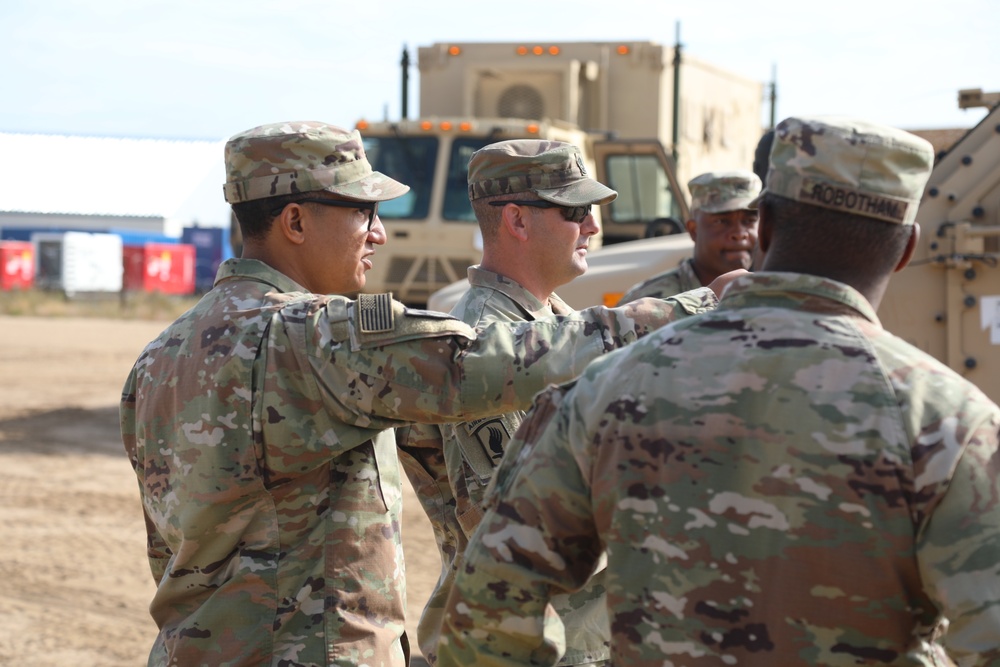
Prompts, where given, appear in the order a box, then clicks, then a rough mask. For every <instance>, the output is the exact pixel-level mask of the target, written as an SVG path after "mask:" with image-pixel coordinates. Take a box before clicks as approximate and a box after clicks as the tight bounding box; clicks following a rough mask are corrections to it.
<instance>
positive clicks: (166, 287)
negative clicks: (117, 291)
mask: <svg viewBox="0 0 1000 667" xmlns="http://www.w3.org/2000/svg"><path fill="white" fill-rule="evenodd" d="M194 261H195V247H194V246H193V245H191V244H188V243H146V244H144V245H141V246H139V245H127V246H124V247H123V248H122V263H123V265H124V273H123V274H122V287H123V289H125V290H132V291H143V292H160V293H162V294H193V293H194Z"/></svg>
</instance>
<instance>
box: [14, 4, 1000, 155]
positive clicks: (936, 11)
mask: <svg viewBox="0 0 1000 667" xmlns="http://www.w3.org/2000/svg"><path fill="white" fill-rule="evenodd" d="M678 22H680V32H681V41H682V43H683V45H684V48H685V49H686V51H687V53H689V54H691V55H692V56H695V57H697V58H699V59H700V60H703V61H707V62H709V63H712V64H715V65H718V66H720V67H722V68H724V69H728V70H731V71H733V72H736V73H738V74H740V75H743V76H745V77H748V78H752V79H755V80H758V81H761V82H763V83H770V81H771V78H772V72H776V74H777V92H778V105H777V117H778V118H779V119H780V118H783V117H785V116H789V115H795V114H822V113H843V114H850V115H855V116H862V117H865V118H868V119H870V120H873V121H877V122H883V123H888V124H891V125H895V126H897V127H901V128H904V129H932V128H946V127H971V126H972V125H974V124H975V123H977V122H978V121H979V120H980V119H982V117H983V116H984V115H985V110H983V109H971V110H965V111H963V110H959V109H958V105H957V96H958V90H959V89H960V88H982V89H984V90H985V91H986V92H995V91H1000V48H998V47H997V34H998V30H1000V2H997V0H938V1H930V0H910V1H909V2H902V1H892V0H838V1H837V2H816V1H815V0H773V1H768V0H762V1H760V2H746V1H742V2H737V1H736V0H688V1H686V2H674V1H670V0H570V1H566V0H543V1H539V0H533V1H530V2H529V1H524V0H504V1H503V2H497V3H487V2H482V1H481V0H465V1H464V2H445V1H444V0H424V1H421V0H398V1H397V0H384V1H383V2H368V3H366V2H344V1H343V0H325V1H322V2H321V1H319V0H282V1H280V2H274V1H269V2H264V1H262V0H166V1H162V0H43V1H37V0H3V2H2V3H0V56H2V58H0V60H2V62H3V70H2V74H0V82H2V88H0V89H2V91H3V96H2V103H0V131H2V132H36V133H67V134H79V135H95V136H121V137H153V138H175V139H211V140H217V139H224V138H227V137H229V136H231V135H233V134H235V133H237V132H240V131H242V130H244V129H247V128H250V127H253V126H255V125H260V124H263V123H270V122H275V121H279V120H304V119H312V120H323V121H327V122H331V123H335V124H340V125H345V126H352V125H353V124H354V122H355V121H356V120H358V119H359V118H361V117H366V118H369V119H376V120H380V119H382V118H384V117H386V116H388V117H389V118H390V119H394V118H398V117H399V114H400V80H401V79H400V68H399V61H400V56H401V52H402V49H403V46H404V45H407V46H408V47H409V48H410V52H411V57H412V58H413V61H414V63H415V61H416V47H417V46H424V45H428V44H431V43H434V42H440V41H456V42H462V41H529V42H545V41H614V40H626V39H628V40H643V41H646V40H648V41H653V42H658V43H662V44H665V45H672V44H673V43H674V41H675V31H676V25H677V23H678ZM416 76H417V72H416V67H415V66H414V67H413V69H412V70H411V80H412V81H413V83H412V85H411V91H412V92H411V97H410V99H411V102H410V105H411V106H410V109H411V111H410V116H411V117H413V116H415V115H416V114H417V112H418V111H419V102H418V100H417V99H416V95H417V85H416V81H415V79H416ZM764 109H765V111H764V114H763V116H764V117H763V119H762V120H764V121H766V119H767V116H768V111H767V109H768V107H767V105H766V104H765V107H764Z"/></svg>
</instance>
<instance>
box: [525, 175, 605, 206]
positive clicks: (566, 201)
mask: <svg viewBox="0 0 1000 667" xmlns="http://www.w3.org/2000/svg"><path fill="white" fill-rule="evenodd" d="M535 194H537V195H538V196H539V198H541V199H544V200H545V201H549V202H552V203H553V204H559V205H560V206H589V205H591V204H607V203H608V202H611V201H614V200H615V198H616V197H617V196H618V193H617V192H615V191H614V190H612V189H611V188H609V187H608V186H606V185H604V184H602V183H598V182H597V181H595V180H593V179H591V178H587V179H582V180H579V181H577V182H576V183H570V184H569V185H564V186H562V187H561V188H550V189H548V190H535Z"/></svg>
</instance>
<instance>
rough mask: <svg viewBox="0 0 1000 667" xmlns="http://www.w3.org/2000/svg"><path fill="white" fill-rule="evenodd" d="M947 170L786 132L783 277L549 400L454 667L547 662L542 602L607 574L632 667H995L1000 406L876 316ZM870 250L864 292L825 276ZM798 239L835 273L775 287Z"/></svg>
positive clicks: (616, 651) (917, 151) (555, 649)
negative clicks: (594, 574)
mask: <svg viewBox="0 0 1000 667" xmlns="http://www.w3.org/2000/svg"><path fill="white" fill-rule="evenodd" d="M933 161H934V151H933V148H932V147H931V145H930V144H929V143H928V142H927V141H925V140H923V139H920V138H918V137H915V136H914V135H911V134H909V133H906V132H902V131H900V130H896V129H894V128H889V127H885V126H881V125H874V124H872V123H868V122H866V121H862V120H859V119H852V118H842V117H822V118H789V119H785V120H784V121H782V122H781V123H780V124H779V125H778V126H777V128H776V130H775V138H774V143H773V146H772V148H771V154H770V167H769V172H768V176H767V186H766V190H765V192H766V193H767V194H766V195H765V196H766V197H767V200H766V202H765V204H766V205H765V206H764V208H763V209H762V212H763V213H765V215H764V216H763V217H762V219H761V227H762V230H763V233H762V235H761V237H760V238H761V239H762V240H764V241H765V243H763V244H762V249H763V250H764V251H765V252H766V253H773V254H770V255H769V256H767V257H766V258H765V263H764V268H765V269H767V270H766V271H764V272H760V273H755V274H752V275H747V276H743V277H740V278H739V279H737V280H735V281H734V282H732V283H731V284H730V285H729V287H728V288H727V290H726V292H725V293H724V295H723V298H722V300H721V302H720V305H719V308H718V309H717V310H715V311H713V312H710V313H707V314H705V315H701V316H697V317H692V318H688V319H685V320H683V321H680V322H677V323H675V324H672V325H670V326H667V327H664V328H663V329H661V330H659V331H657V332H656V333H654V334H653V335H652V336H649V337H647V338H645V339H643V340H641V341H639V342H638V343H636V344H635V345H633V346H631V347H630V348H629V349H625V350H620V351H618V352H615V353H613V354H611V355H608V356H607V357H605V358H604V359H599V360H597V361H595V362H594V363H593V364H592V365H591V366H590V367H589V368H588V369H587V371H585V373H584V374H583V376H582V377H581V378H580V379H579V380H578V381H576V382H575V383H572V384H567V385H564V386H561V387H556V388H552V389H550V390H547V391H546V392H544V393H543V394H542V395H541V396H540V397H539V399H538V400H537V401H536V404H535V407H534V409H533V411H532V413H531V416H530V417H529V418H528V419H527V420H526V421H525V422H524V424H523V425H522V426H521V429H520V430H519V431H518V434H517V437H516V438H515V439H514V441H512V443H511V446H510V448H509V449H508V451H507V454H506V456H505V458H504V462H503V464H502V465H501V467H500V469H499V470H498V471H497V474H496V476H495V484H496V492H495V493H494V494H492V495H491V497H490V500H489V504H488V508H487V512H486V514H485V516H484V518H483V521H482V523H481V524H480V527H479V529H478V530H477V531H476V533H475V534H474V535H473V536H472V538H471V539H470V543H469V546H468V548H467V549H466V554H465V562H464V566H463V568H462V570H461V571H460V572H459V575H458V577H457V578H456V582H455V585H454V588H453V591H452V596H451V597H450V598H449V601H448V607H447V610H446V614H445V619H444V624H443V627H442V636H441V641H440V644H439V665H442V666H443V667H450V666H452V665H459V664H462V665H473V664H475V665H492V666H496V665H526V664H553V663H554V662H555V660H556V659H557V656H558V654H559V651H560V649H561V647H560V646H558V645H552V644H550V643H548V642H545V641H543V639H544V638H545V637H546V636H547V635H546V634H545V632H544V631H545V629H546V627H547V626H549V625H551V624H554V623H558V622H559V619H558V618H554V617H553V615H551V614H546V613H545V604H546V602H547V601H548V600H549V599H550V598H551V596H552V595H553V594H555V593H562V592H566V591H573V590H577V589H578V588H579V587H580V586H582V585H583V583H584V582H585V581H586V580H587V577H588V576H589V573H590V571H591V569H592V568H593V567H594V565H595V563H596V562H597V560H598V558H599V557H600V554H601V553H602V552H606V554H607V569H606V572H605V585H606V587H607V598H608V613H609V618H610V620H611V629H612V637H611V645H612V662H613V663H614V664H616V665H627V666H629V667H643V666H646V665H650V666H651V665H658V666H660V665H689V666H694V665H697V666H702V665H704V666H716V665H718V666H722V665H749V666H768V667H770V666H773V665H781V666H782V667H784V666H786V665H858V664H867V665H872V664H880V665H934V666H942V665H950V664H958V665H962V666H963V667H968V666H972V665H1000V485H998V482H1000V451H998V447H1000V442H998V439H1000V436H998V431H1000V407H998V406H997V405H996V404H995V403H993V402H992V401H990V400H989V399H988V398H987V397H986V396H985V395H984V394H983V393H982V392H981V391H980V390H979V389H977V388H976V387H975V386H974V385H972V384H971V383H970V382H968V381H967V380H965V379H963V378H962V377H960V376H959V375H958V374H956V373H955V372H954V371H952V370H951V369H949V368H947V367H946V366H945V365H944V364H942V363H940V362H939V361H937V360H935V359H934V358H932V357H930V356H929V355H927V354H926V353H924V352H923V351H921V350H918V349H917V348H915V347H913V346H912V345H910V344H908V343H906V342H905V341H904V340H902V339H901V338H898V337H896V336H894V335H892V334H891V333H889V332H887V331H885V330H884V329H883V328H882V326H881V324H880V323H879V320H878V317H877V316H876V313H875V308H874V307H873V306H872V304H871V302H869V301H868V300H867V298H866V294H867V296H868V297H872V298H875V299H877V297H878V296H879V295H880V294H881V291H880V290H881V289H884V286H885V284H886V282H887V280H888V278H889V275H890V274H891V272H892V271H893V269H898V268H901V267H902V266H904V265H905V263H906V260H907V259H908V256H909V252H910V251H912V249H913V248H914V244H915V243H916V242H917V238H918V234H917V232H916V230H915V228H912V227H911V228H910V229H905V227H906V226H911V225H913V224H914V222H915V218H916V212H917V206H918V204H919V201H920V197H921V195H922V193H923V190H924V187H925V186H926V183H927V179H928V176H929V175H930V172H931V168H932V165H933ZM784 200H787V201H784ZM818 209H828V210H830V211H836V212H837V213H833V214H828V215H820V214H821V213H825V211H819V210H818ZM813 211H816V218H815V219H814V220H812V221H807V220H804V219H801V220H798V221H797V222H799V223H802V224H795V222H796V221H793V220H792V216H805V215H809V214H811V213H812V212H813ZM865 225H871V226H870V227H867V228H866V227H865ZM894 226H899V227H901V228H902V229H900V228H894ZM803 235H809V238H808V239H805V238H802V236H803ZM859 237H864V238H870V239H875V240H876V241H875V243H874V245H872V246H870V247H869V248H867V249H866V253H865V254H864V257H865V258H866V259H867V260H874V261H876V262H879V263H878V264H876V265H874V266H873V267H872V271H871V273H870V274H867V275H865V276H863V277H861V278H858V279H857V282H858V285H857V289H856V288H855V287H852V286H850V285H848V284H846V283H844V282H840V281H836V280H833V279H831V278H828V277H823V276H822V275H819V274H820V273H822V272H836V271H837V270H839V268H840V264H839V263H840V262H842V261H844V260H845V258H844V257H843V254H845V253H850V252H855V249H854V248H852V247H851V246H852V243H854V242H856V241H857V240H858V238H859ZM800 240H801V242H802V243H801V247H803V248H807V249H808V251H809V253H808V254H807V257H808V260H809V262H811V263H815V264H816V272H817V275H811V274H807V273H798V272H791V271H787V270H779V268H778V267H782V266H783V265H784V263H785V262H788V261H799V259H798V257H795V256H794V254H793V253H794V250H795V248H796V244H797V243H799V242H800ZM904 241H905V249H904V246H903V245H901V244H902V243H903V242H904ZM824 247H830V248H831V252H832V253H833V254H832V255H831V256H828V257H819V256H818V254H819V253H822V252H823V248H824ZM882 253H884V256H880V254H882ZM789 256H791V257H793V260H789V259H788V257H789ZM824 262H825V263H824ZM772 267H773V268H774V270H771V269H772ZM859 290H863V291H865V293H864V294H863V293H862V291H859ZM952 661H954V663H952Z"/></svg>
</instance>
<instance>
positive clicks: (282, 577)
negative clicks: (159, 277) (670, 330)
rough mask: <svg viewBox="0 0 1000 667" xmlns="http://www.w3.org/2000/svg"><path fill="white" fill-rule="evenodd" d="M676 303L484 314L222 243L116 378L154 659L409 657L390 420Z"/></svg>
mask: <svg viewBox="0 0 1000 667" xmlns="http://www.w3.org/2000/svg"><path fill="white" fill-rule="evenodd" d="M672 310H673V308H672V307H671V305H669V304H667V303H665V302H661V301H655V300H646V301H645V302H642V303H637V304H630V305H629V306H627V307H625V308H621V309H607V308H592V309H589V310H588V311H581V312H580V313H576V314H574V315H569V316H564V317H554V318H550V319H548V320H546V321H540V322H530V323H516V324H505V323H497V324H496V325H492V326H489V327H485V328H483V329H481V330H479V331H476V330H473V329H472V328H471V327H469V326H468V325H466V324H464V323H462V322H461V321H459V320H456V319H454V318H450V317H448V316H445V315H443V314H440V313H431V312H427V311H414V310H410V309H407V308H405V307H404V306H403V305H402V304H400V303H398V302H395V301H393V300H392V299H391V298H389V297H388V295H362V296H360V297H359V298H358V300H356V301H353V300H350V299H347V298H344V297H340V296H321V295H315V294H311V293H308V292H305V291H304V290H303V289H302V287H301V286H299V285H298V284H296V283H295V282H294V281H292V280H291V279H289V278H288V277H287V276H284V275H282V274H281V273H279V272H277V271H275V270H273V269H271V268H270V267H268V266H267V265H266V264H263V263H261V262H258V261H255V260H242V259H240V260H228V261H227V262H225V263H223V265H222V266H221V267H220V268H219V273H218V277H217V281H216V286H215V288H214V289H213V290H212V291H211V292H209V293H208V294H207V295H206V296H205V297H204V298H203V299H202V300H201V301H200V302H199V303H198V304H197V305H196V306H195V307H194V308H193V309H192V310H190V311H189V312H188V313H186V314H184V315H183V316H181V317H180V318H179V319H178V320H177V321H176V322H174V323H173V324H172V325H170V326H169V327H168V328H167V329H166V330H165V331H164V332H163V333H162V334H161V335H160V337H159V338H157V340H155V341H153V342H152V343H150V345H149V346H147V348H146V349H145V350H144V351H143V353H142V354H141V355H140V357H139V359H138V360H137V361H136V364H135V366H134V368H133V369H132V372H131V373H130V374H129V377H128V379H127V381H126V383H125V386H124V388H123V391H122V403H121V428H122V439H123V442H124V445H125V449H126V451H127V453H128V456H129V459H130V461H131V463H132V466H133V468H134V470H135V472H136V475H137V478H138V482H139V490H140V495H141V497H142V504H143V510H144V513H145V518H146V525H147V531H148V557H149V562H150V568H151V570H152V573H153V577H154V580H155V581H156V583H157V591H156V593H155V595H154V598H153V601H152V603H151V605H150V613H151V615H152V617H153V619H154V620H155V622H156V624H157V626H158V627H159V634H158V636H157V638H156V641H155V643H154V646H153V648H152V651H151V653H150V656H149V664H150V665H157V666H160V665H163V666H165V665H185V666H187V665H273V666H274V667H278V666H279V665H280V666H281V667H298V666H306V665H309V666H313V665H343V666H347V665H351V666H356V665H370V666H372V667H384V666H388V665H392V666H393V667H400V666H402V665H404V664H405V661H406V654H407V652H408V650H407V645H406V638H405V636H404V634H403V609H404V602H405V589H404V571H403V560H402V549H401V542H400V536H399V521H400V505H401V500H402V494H401V487H400V478H399V470H398V460H397V457H396V452H395V449H394V445H395V443H394V441H393V438H392V433H391V432H389V431H388V429H391V428H393V427H396V426H404V425H405V424H406V423H409V422H413V421H428V422H439V421H447V420H470V419H475V418H478V417H482V416H485V415H487V414H492V413H494V412H496V410H498V409H500V410H517V409H524V408H526V407H527V406H528V405H529V404H530V401H531V398H532V396H534V394H535V393H536V392H538V391H539V390H541V389H542V388H543V387H545V386H546V385H547V384H548V383H550V382H554V381H562V380H566V379H569V378H572V377H575V376H576V375H577V374H579V373H580V372H581V371H582V370H583V369H584V367H585V366H586V364H587V363H588V362H589V361H591V360H592V359H594V358H595V357H597V356H599V355H601V354H603V353H605V352H608V351H610V350H613V349H615V348H617V347H620V346H622V345H624V344H626V343H628V342H631V341H633V340H635V339H636V338H637V337H638V336H641V335H644V334H646V333H648V332H649V331H651V330H653V329H654V328H656V327H657V326H659V325H661V324H663V323H664V322H667V321H669V320H670V319H671V318H672V317H673V313H672Z"/></svg>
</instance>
